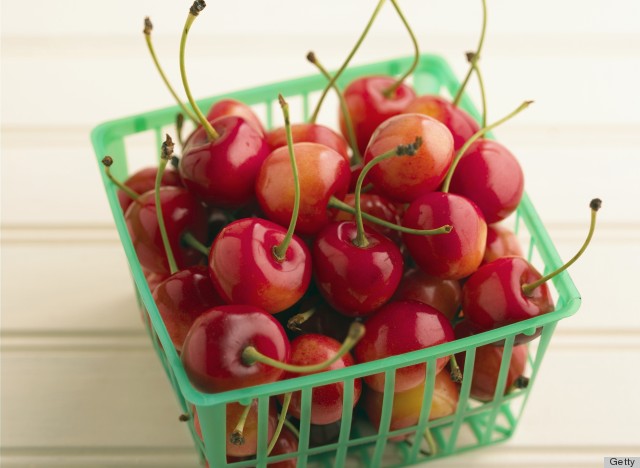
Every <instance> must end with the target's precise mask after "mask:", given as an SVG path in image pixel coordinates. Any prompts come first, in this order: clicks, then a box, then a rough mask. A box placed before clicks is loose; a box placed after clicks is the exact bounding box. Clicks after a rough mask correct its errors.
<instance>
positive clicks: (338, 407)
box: [278, 333, 362, 425]
mask: <svg viewBox="0 0 640 468" xmlns="http://www.w3.org/2000/svg"><path fill="white" fill-rule="evenodd" d="M341 346H342V344H341V343H340V342H339V341H336V340H334V339H333V338H329V337H328V336H325V335H320V334H314V333H309V334H304V335H300V336H299V337H297V338H296V339H294V340H293V341H292V342H291V361H290V363H291V364H294V365H299V366H307V365H313V364H318V363H321V362H324V361H326V360H328V359H331V358H333V357H334V356H335V355H336V354H337V353H338V352H339V350H340V348H341ZM354 364H355V361H354V360H353V357H352V356H351V354H349V353H346V354H344V355H343V356H342V357H341V358H340V359H338V360H337V361H335V362H334V363H333V364H331V365H330V366H329V367H327V368H326V369H324V370H336V369H343V368H345V367H348V366H352V365H354ZM324 370H323V371H320V372H324ZM314 373H316V372H314ZM301 375H310V374H307V373H303V374H300V373H286V374H285V375H284V376H283V379H289V378H294V377H298V376H301ZM361 392H362V382H361V381H360V379H355V380H354V381H353V405H354V406H355V405H356V403H357V402H358V399H359V398H360V393H361ZM343 395H344V382H336V383H332V384H327V385H322V386H319V387H315V388H314V389H313V390H312V392H311V413H310V422H311V424H319V425H324V424H331V423H334V422H336V421H339V420H340V419H341V418H342V410H343V401H342V399H343ZM278 398H279V400H280V401H281V402H282V396H279V397H278ZM289 413H290V414H291V415H293V416H294V417H296V418H298V419H300V415H301V413H302V396H301V393H300V392H294V393H293V395H292V396H291V402H290V404H289Z"/></svg>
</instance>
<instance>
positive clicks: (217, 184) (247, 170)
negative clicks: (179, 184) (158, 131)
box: [180, 116, 269, 207]
mask: <svg viewBox="0 0 640 468" xmlns="http://www.w3.org/2000/svg"><path fill="white" fill-rule="evenodd" d="M211 125H212V126H213V128H214V129H215V130H216V132H217V133H218V135H219V136H218V137H217V138H216V139H214V140H211V139H210V137H209V135H208V134H207V132H206V130H205V129H204V128H203V127H199V128H198V129H196V130H195V132H194V133H193V135H192V136H190V137H189V140H188V141H187V143H186V145H185V148H184V151H183V155H182V158H180V174H181V175H182V180H183V182H184V185H185V186H186V187H187V188H188V189H189V191H190V192H192V193H193V194H194V195H195V196H197V197H198V198H199V199H201V200H203V201H204V202H205V203H207V204H210V205H215V206H224V207H238V206H241V205H243V204H246V203H248V202H250V201H251V200H252V199H253V198H254V196H255V192H254V184H255V180H256V177H257V175H258V171H259V170H260V167H261V166H262V163H263V162H264V160H265V159H266V157H267V156H268V155H269V146H268V145H267V142H266V140H265V138H264V136H263V135H261V134H260V133H258V132H257V131H256V130H255V129H254V128H253V127H252V126H251V125H250V124H249V123H248V122H247V121H246V120H245V119H243V118H242V117H238V116H225V117H220V118H218V119H217V120H214V121H213V122H211Z"/></svg>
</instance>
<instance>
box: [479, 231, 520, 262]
mask: <svg viewBox="0 0 640 468" xmlns="http://www.w3.org/2000/svg"><path fill="white" fill-rule="evenodd" d="M507 256H517V257H523V256H524V254H523V252H522V247H521V246H520V242H519V241H518V237H517V236H516V235H515V234H514V233H513V231H510V230H509V229H507V228H505V227H503V226H500V225H498V224H490V225H489V226H487V248H486V249H485V251H484V257H483V259H482V263H489V262H492V261H494V260H496V259H497V258H500V257H507Z"/></svg>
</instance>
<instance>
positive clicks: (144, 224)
mask: <svg viewBox="0 0 640 468" xmlns="http://www.w3.org/2000/svg"><path fill="white" fill-rule="evenodd" d="M160 204H161V205H162V214H163V216H164V222H165V225H166V229H167V234H168V237H169V243H170V244H171V248H172V250H173V254H174V256H175V258H176V262H177V264H178V268H179V269H184V268H187V267H189V266H193V265H196V264H198V263H200V262H201V261H202V254H201V253H200V252H197V251H196V250H194V249H192V248H190V247H187V246H184V245H183V244H182V242H181V239H182V236H183V235H184V234H186V233H187V232H189V233H191V234H192V235H193V236H194V237H195V238H196V239H198V240H199V241H200V242H204V241H205V240H206V237H207V213H206V211H205V209H204V207H203V206H202V205H201V204H200V203H199V202H198V201H197V200H196V199H195V198H194V197H193V196H192V195H191V194H190V193H189V192H188V191H187V190H186V189H184V188H181V187H161V188H160ZM125 221H126V223H127V229H128V231H129V235H130V236H131V241H132V243H133V247H134V248H135V251H136V254H137V255H138V260H139V261H140V264H141V265H142V267H143V268H145V269H146V270H149V271H152V272H156V273H165V274H169V272H170V270H169V263H168V261H167V255H166V253H165V250H164V245H163V243H162V237H161V234H160V229H159V227H158V217H157V214H156V202H155V194H154V192H153V191H150V192H146V193H144V194H142V195H140V197H138V199H137V201H136V203H132V204H131V205H130V206H129V208H128V209H127V212H126V213H125Z"/></svg>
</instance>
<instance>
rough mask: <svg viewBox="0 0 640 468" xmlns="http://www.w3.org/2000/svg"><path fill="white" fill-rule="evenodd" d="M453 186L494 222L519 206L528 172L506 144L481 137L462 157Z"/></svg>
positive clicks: (452, 180)
mask: <svg viewBox="0 0 640 468" xmlns="http://www.w3.org/2000/svg"><path fill="white" fill-rule="evenodd" d="M449 190H450V192H451V193H457V194H459V195H462V196H464V197H467V198H468V199H469V200H471V201H473V202H474V203H475V204H476V205H477V206H478V208H480V210H481V211H482V214H483V215H484V218H485V220H486V221H487V223H488V224H492V223H496V222H498V221H501V220H503V219H505V218H506V217H507V216H509V215H510V214H511V213H513V212H514V211H515V210H516V208H517V207H518V204H519V203H520V200H521V199H522V194H523V193H524V173H523V172H522V168H521V167H520V163H518V160H517V159H516V157H515V156H514V155H513V154H512V153H511V152H510V151H509V150H508V149H507V148H506V147H505V146H504V145H502V144H501V143H499V142H497V141H494V140H486V139H480V140H477V141H476V142H475V143H473V144H472V145H471V146H470V147H469V148H468V149H467V150H466V151H465V152H464V154H463V155H462V157H461V158H460V161H459V162H458V165H457V167H456V170H455V171H454V173H453V176H452V177H451V185H450V187H449Z"/></svg>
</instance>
